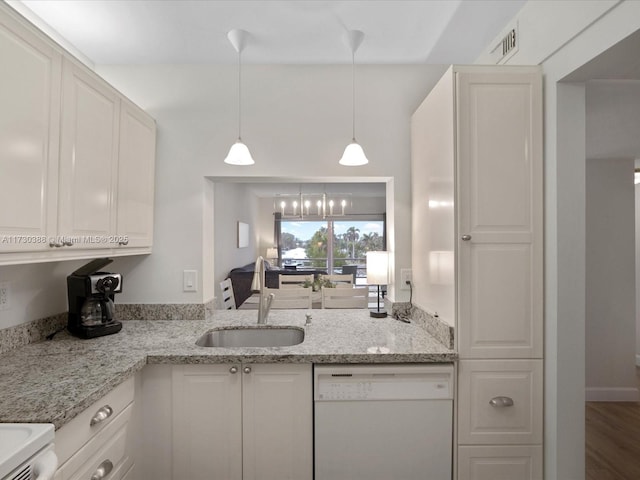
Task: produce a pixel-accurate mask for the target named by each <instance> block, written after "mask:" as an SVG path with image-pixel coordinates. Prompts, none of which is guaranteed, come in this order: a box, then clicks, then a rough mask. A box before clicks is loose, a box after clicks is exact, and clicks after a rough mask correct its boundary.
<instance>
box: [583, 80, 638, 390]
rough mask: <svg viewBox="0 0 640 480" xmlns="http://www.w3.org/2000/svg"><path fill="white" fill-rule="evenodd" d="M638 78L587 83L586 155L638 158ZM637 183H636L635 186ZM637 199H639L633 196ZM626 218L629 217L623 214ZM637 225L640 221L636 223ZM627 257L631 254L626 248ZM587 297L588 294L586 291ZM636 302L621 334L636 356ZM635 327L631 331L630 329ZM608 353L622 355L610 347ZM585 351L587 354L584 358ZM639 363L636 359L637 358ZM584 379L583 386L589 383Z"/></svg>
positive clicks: (629, 259)
mask: <svg viewBox="0 0 640 480" xmlns="http://www.w3.org/2000/svg"><path fill="white" fill-rule="evenodd" d="M639 112H640V81H637V80H606V81H593V82H588V83H587V89H586V115H587V149H586V150H587V158H604V159H606V158H626V159H638V158H640V135H639V134H638V132H640V113H639ZM637 189H638V187H636V190H637ZM637 201H638V202H640V200H637ZM635 215H636V223H640V220H638V219H639V218H640V204H638V206H637V208H636V213H635ZM627 221H630V220H629V219H628V218H627ZM636 228H637V229H640V225H637V226H636ZM635 239H636V252H635V255H636V259H640V230H638V231H636V232H635ZM627 261H628V262H629V263H632V262H633V261H634V260H633V257H632V254H631V252H628V257H627ZM636 269H637V272H636V294H635V297H636V299H637V300H639V299H640V284H639V282H640V264H639V265H638V267H637V268H636ZM587 298H589V295H588V293H587ZM636 303H637V306H636V312H637V313H636V322H635V324H634V325H631V326H628V328H627V330H626V332H625V334H626V335H628V336H630V337H632V336H634V335H635V338H636V347H635V352H636V356H637V358H638V360H640V301H637V302H636ZM634 330H635V331H634ZM610 353H611V355H614V356H618V355H624V354H625V353H624V352H620V351H618V350H615V349H612V350H611V352H610ZM588 356H589V355H588V352H587V358H588ZM638 364H640V361H638ZM589 386H590V384H589V381H588V379H587V387H589Z"/></svg>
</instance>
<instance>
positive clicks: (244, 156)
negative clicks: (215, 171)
mask: <svg viewBox="0 0 640 480" xmlns="http://www.w3.org/2000/svg"><path fill="white" fill-rule="evenodd" d="M247 35H248V34H247V32H245V31H244V30H238V29H234V30H231V31H230V32H229V33H228V34H227V38H228V39H229V42H230V43H231V45H233V48H235V49H236V52H238V141H237V142H236V143H234V144H233V145H231V148H230V149H229V153H228V154H227V158H225V159H224V163H228V164H231V165H253V164H254V163H255V162H254V161H253V158H252V157H251V153H250V152H249V149H248V148H247V146H246V145H245V144H244V143H242V135H241V131H242V128H241V127H242V111H241V107H242V86H241V80H242V61H241V55H242V50H243V49H244V46H245V41H246V39H247Z"/></svg>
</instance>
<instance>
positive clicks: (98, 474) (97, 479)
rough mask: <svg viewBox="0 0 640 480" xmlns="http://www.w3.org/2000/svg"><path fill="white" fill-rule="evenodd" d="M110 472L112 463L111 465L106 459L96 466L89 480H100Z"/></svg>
mask: <svg viewBox="0 0 640 480" xmlns="http://www.w3.org/2000/svg"><path fill="white" fill-rule="evenodd" d="M111 470H113V463H111V460H108V459H107V460H105V461H104V462H102V463H101V464H100V465H98V468H96V471H95V472H93V475H91V480H102V479H103V478H105V477H106V476H107V475H109V474H110V473H111Z"/></svg>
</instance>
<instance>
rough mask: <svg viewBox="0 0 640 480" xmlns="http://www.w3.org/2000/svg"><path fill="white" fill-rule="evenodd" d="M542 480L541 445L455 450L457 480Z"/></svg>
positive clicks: (494, 446)
mask: <svg viewBox="0 0 640 480" xmlns="http://www.w3.org/2000/svg"><path fill="white" fill-rule="evenodd" d="M497 479H505V480H507V479H508V480H516V479H517V480H542V445H516V446H514V445H491V446H464V447H462V446H461V447H459V448H458V480H497Z"/></svg>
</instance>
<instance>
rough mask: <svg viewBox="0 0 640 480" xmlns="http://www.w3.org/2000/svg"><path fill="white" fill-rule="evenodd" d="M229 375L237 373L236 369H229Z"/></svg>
mask: <svg viewBox="0 0 640 480" xmlns="http://www.w3.org/2000/svg"><path fill="white" fill-rule="evenodd" d="M229 373H238V367H231V368H230V369H229Z"/></svg>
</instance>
